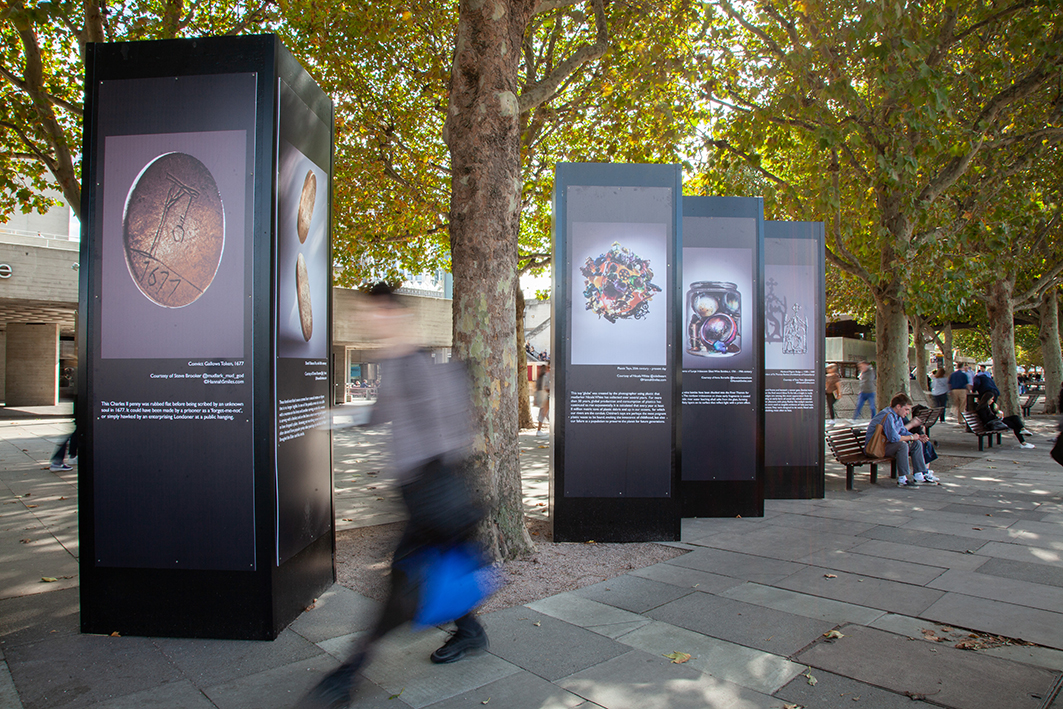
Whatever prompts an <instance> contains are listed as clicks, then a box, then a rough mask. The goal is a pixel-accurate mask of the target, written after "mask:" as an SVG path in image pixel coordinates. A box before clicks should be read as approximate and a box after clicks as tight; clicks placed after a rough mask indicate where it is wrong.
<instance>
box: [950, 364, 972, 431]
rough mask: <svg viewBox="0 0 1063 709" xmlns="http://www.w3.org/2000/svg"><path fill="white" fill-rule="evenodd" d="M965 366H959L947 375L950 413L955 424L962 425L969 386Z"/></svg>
mask: <svg viewBox="0 0 1063 709" xmlns="http://www.w3.org/2000/svg"><path fill="white" fill-rule="evenodd" d="M965 366H966V365H963V364H961V365H959V366H958V367H956V370H955V371H954V372H953V373H952V374H950V375H949V399H950V400H951V401H952V412H953V414H954V415H955V416H956V423H958V424H961V425H962V424H963V412H964V411H966V410H967V392H968V391H970V388H971V387H970V384H969V383H968V381H967V373H966V372H964V371H963V370H964V367H965Z"/></svg>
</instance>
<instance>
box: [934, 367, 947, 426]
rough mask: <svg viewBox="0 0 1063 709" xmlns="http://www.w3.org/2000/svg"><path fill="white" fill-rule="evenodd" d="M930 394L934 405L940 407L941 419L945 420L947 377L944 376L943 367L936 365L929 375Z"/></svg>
mask: <svg viewBox="0 0 1063 709" xmlns="http://www.w3.org/2000/svg"><path fill="white" fill-rule="evenodd" d="M930 396H931V398H933V400H934V406H937V407H939V408H940V409H941V420H942V421H944V420H945V409H947V408H948V407H949V378H948V377H946V376H945V369H944V368H943V367H938V368H937V369H935V370H934V374H933V376H932V377H930Z"/></svg>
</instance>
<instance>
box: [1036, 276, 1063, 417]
mask: <svg viewBox="0 0 1063 709" xmlns="http://www.w3.org/2000/svg"><path fill="white" fill-rule="evenodd" d="M1037 336H1038V338H1040V340H1041V359H1042V360H1043V362H1044V368H1045V394H1044V397H1045V413H1046V414H1058V413H1060V411H1059V389H1060V386H1063V349H1061V348H1060V344H1059V289H1058V288H1049V289H1047V290H1045V292H1044V295H1042V296H1041V323H1040V328H1039V330H1038V332H1037Z"/></svg>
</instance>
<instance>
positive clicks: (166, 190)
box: [123, 153, 225, 308]
mask: <svg viewBox="0 0 1063 709" xmlns="http://www.w3.org/2000/svg"><path fill="white" fill-rule="evenodd" d="M123 223H124V232H125V233H124V239H125V257H126V265H127V266H128V267H129V274H130V275H131V276H132V277H133V282H134V283H136V284H137V288H139V289H140V292H141V293H143V294H144V295H146V296H147V297H148V299H149V300H151V301H152V302H154V303H157V304H158V305H161V306H163V307H166V308H183V307H184V306H186V305H188V304H190V303H193V302H195V301H196V299H198V298H199V296H201V295H203V294H204V293H205V292H206V290H207V288H209V287H210V284H211V282H212V281H213V280H214V275H215V274H216V273H217V272H218V265H219V264H220V263H221V254H222V249H223V248H224V246H225V210H224V209H223V207H222V203H221V195H220V194H218V184H217V183H216V182H215V181H214V176H213V175H211V174H210V170H208V169H207V167H206V165H204V164H203V163H201V162H200V161H199V160H197V159H196V158H194V157H192V156H191V155H186V154H185V153H166V154H165V155H160V156H159V157H157V158H155V159H154V160H153V161H151V162H150V163H148V165H147V166H146V167H145V168H144V169H143V170H142V171H141V173H140V175H139V176H138V177H137V180H136V182H135V183H134V184H133V188H132V189H131V190H130V191H129V197H128V198H127V200H126V208H125V217H124V219H123Z"/></svg>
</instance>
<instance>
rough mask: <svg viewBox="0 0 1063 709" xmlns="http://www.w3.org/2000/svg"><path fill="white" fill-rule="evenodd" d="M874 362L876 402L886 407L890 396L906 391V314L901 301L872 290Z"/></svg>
mask: <svg viewBox="0 0 1063 709" xmlns="http://www.w3.org/2000/svg"><path fill="white" fill-rule="evenodd" d="M875 340H876V342H875V354H876V356H877V357H878V361H877V362H876V363H875V369H876V370H877V371H876V375H877V378H878V390H877V395H876V404H877V405H878V408H880V409H881V408H884V407H886V406H889V403H890V399H892V398H893V397H894V396H895V395H897V394H899V393H901V392H907V391H908V382H909V379H908V369H909V368H908V317H907V316H906V315H905V314H904V303H902V302H901V301H900V299H899V298H897V297H896V296H894V295H892V294H889V293H882V292H876V293H875Z"/></svg>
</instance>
